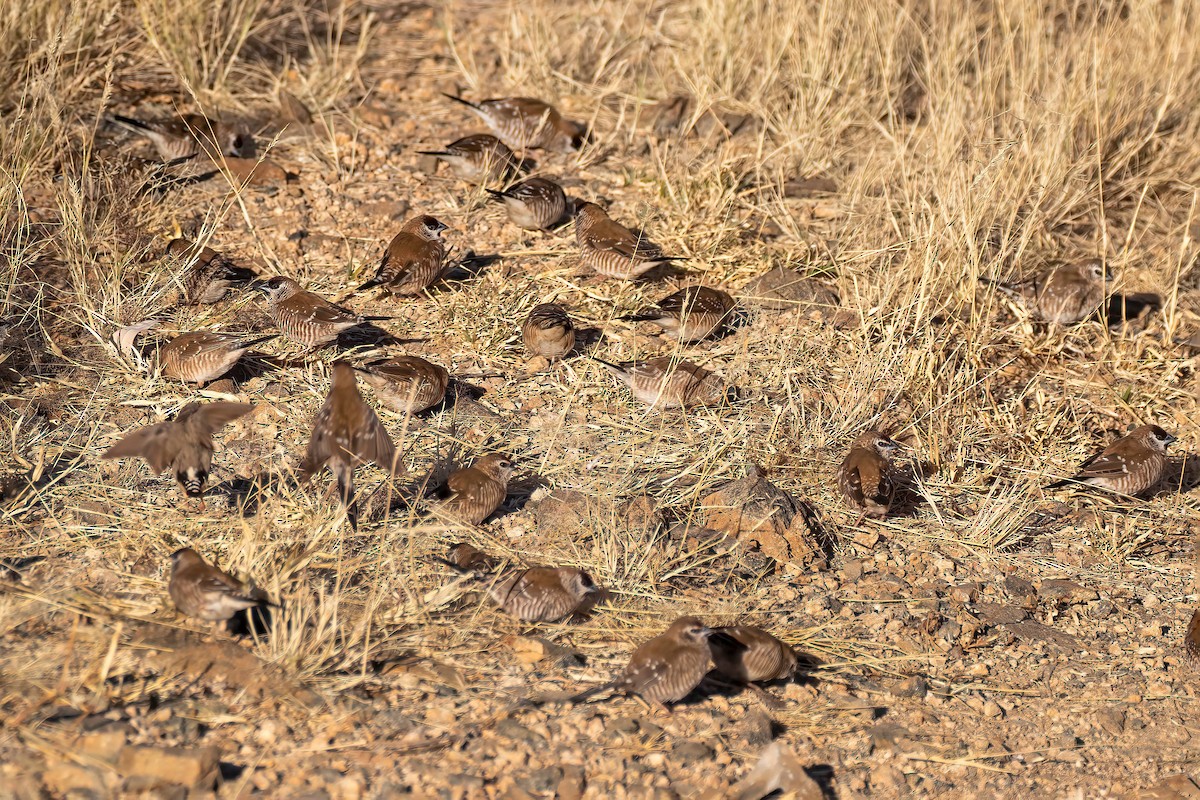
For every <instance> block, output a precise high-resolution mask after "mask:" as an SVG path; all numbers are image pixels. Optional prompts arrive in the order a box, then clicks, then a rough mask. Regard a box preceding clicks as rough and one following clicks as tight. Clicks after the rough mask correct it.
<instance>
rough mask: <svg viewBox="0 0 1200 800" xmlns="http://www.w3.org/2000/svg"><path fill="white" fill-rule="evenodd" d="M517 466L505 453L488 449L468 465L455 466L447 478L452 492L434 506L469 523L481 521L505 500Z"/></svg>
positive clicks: (439, 510) (435, 508)
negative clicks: (458, 467)
mask: <svg viewBox="0 0 1200 800" xmlns="http://www.w3.org/2000/svg"><path fill="white" fill-rule="evenodd" d="M515 468H516V466H515V465H514V464H513V462H512V459H511V458H510V457H509V456H507V455H505V454H504V453H488V454H487V455H486V456H483V457H482V458H478V459H476V460H475V463H473V464H472V465H471V466H469V467H466V468H465V469H460V470H455V471H454V472H452V473H450V477H449V478H447V480H446V488H447V489H448V490H449V492H450V496H449V497H447V498H446V499H445V500H443V501H441V502H440V503H436V504H435V505H434V510H435V511H437V512H440V513H443V514H446V515H447V516H450V517H454V518H455V519H459V520H461V521H463V522H465V523H466V524H468V525H479V524H481V523H482V522H483V521H484V520H485V519H487V518H488V517H490V516H491V515H492V513H493V512H494V511H495V510H496V509H498V508H499V507H500V504H501V503H503V502H504V498H505V497H506V496H507V495H508V479H509V478H510V477H511V476H512V474H513V470H514V469H515Z"/></svg>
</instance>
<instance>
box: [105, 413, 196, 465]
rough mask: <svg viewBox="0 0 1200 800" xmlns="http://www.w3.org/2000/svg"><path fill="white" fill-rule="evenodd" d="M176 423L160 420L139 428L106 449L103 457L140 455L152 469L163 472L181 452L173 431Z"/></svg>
mask: <svg viewBox="0 0 1200 800" xmlns="http://www.w3.org/2000/svg"><path fill="white" fill-rule="evenodd" d="M175 425H176V423H175V422H172V421H167V422H159V423H158V424H156V425H148V426H146V427H145V428H138V429H137V430H135V431H134V432H133V433H130V434H129V435H127V436H126V437H125V438H123V439H122V440H121V441H119V442H117V443H116V444H114V445H113V446H112V447H110V448H108V449H107V450H105V451H104V453H103V454H102V455H101V456H100V457H101V458H129V457H130V456H140V457H141V458H144V459H146V463H147V464H149V465H150V469H152V470H154V471H155V472H162V471H163V470H165V469H166V468H167V467H169V466H171V462H173V461H174V460H175V456H176V455H178V453H179V440H178V438H177V437H176V436H172V434H173V433H177V431H176V430H174V428H175Z"/></svg>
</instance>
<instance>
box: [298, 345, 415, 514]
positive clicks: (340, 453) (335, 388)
mask: <svg viewBox="0 0 1200 800" xmlns="http://www.w3.org/2000/svg"><path fill="white" fill-rule="evenodd" d="M368 462H373V463H374V464H375V465H376V466H377V467H379V468H380V469H383V470H387V471H388V472H389V473H392V474H395V472H396V470H397V460H396V445H395V444H393V443H392V437H390V436H388V432H387V430H386V429H384V427H383V423H382V422H380V421H379V417H378V416H376V414H375V410H374V409H373V408H371V407H370V406H369V405H367V403H366V401H364V400H363V398H362V395H361V394H359V392H358V381H357V380H355V377H354V368H353V367H351V366H350V365H349V364H347V363H346V362H345V361H335V362H334V363H333V376H332V382H331V384H330V387H329V396H328V397H326V398H325V403H324V405H322V406H321V409H320V411H318V412H317V419H316V421H315V422H314V423H313V432H312V437H311V438H310V439H309V440H308V452H307V453H306V454H305V457H304V461H303V463H302V464H301V465H300V472H301V474H302V475H303V476H304V477H305V478H306V479H307V478H311V477H312V476H313V475H314V474H316V473H317V471H319V470H320V469H321V468H322V467H329V471H330V472H332V473H333V475H334V478H335V479H336V480H337V489H338V495H339V497H340V498H341V500H342V505H344V506H345V507H346V511H347V515H348V517H349V519H350V524H351V526H352V527H355V526H357V524H358V520H357V516H356V513H355V508H354V504H353V494H354V468H355V467H357V466H358V465H360V464H365V463H368ZM400 469H401V471H403V467H402V465H400Z"/></svg>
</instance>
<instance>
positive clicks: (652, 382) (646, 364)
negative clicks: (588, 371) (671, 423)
mask: <svg viewBox="0 0 1200 800" xmlns="http://www.w3.org/2000/svg"><path fill="white" fill-rule="evenodd" d="M595 360H596V361H599V362H600V363H601V364H603V365H604V368H605V369H607V370H608V371H609V372H611V373H612V374H613V375H615V376H616V377H617V378H619V379H620V380H621V382H622V383H624V384H625V385H626V386H628V387H629V390H630V391H631V392H633V396H634V397H636V398H637V399H638V400H639V401H641V402H643V403H645V404H647V405H649V406H650V407H652V408H660V409H661V408H688V407H691V406H704V405H719V404H721V403H725V402H732V401H734V400H735V399H736V398H737V390H736V389H735V388H734V387H732V386H728V385H727V384H726V383H725V382H724V380H722V379H721V376H719V375H717V374H716V373H714V372H709V371H708V370H706V369H704V368H703V367H699V366H697V365H695V364H693V363H691V362H690V361H678V360H676V359H674V358H672V357H670V356H663V357H661V358H652V359H650V360H649V361H626V362H624V363H621V364H613V363H611V362H608V361H602V360H601V359H598V358H597V359H595Z"/></svg>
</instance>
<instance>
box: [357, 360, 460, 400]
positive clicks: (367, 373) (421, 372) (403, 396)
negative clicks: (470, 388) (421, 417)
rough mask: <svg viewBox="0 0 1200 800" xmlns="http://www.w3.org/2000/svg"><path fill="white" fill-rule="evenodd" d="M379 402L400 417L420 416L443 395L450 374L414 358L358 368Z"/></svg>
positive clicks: (444, 394) (375, 363)
mask: <svg viewBox="0 0 1200 800" xmlns="http://www.w3.org/2000/svg"><path fill="white" fill-rule="evenodd" d="M357 369H358V373H359V374H360V375H362V377H363V380H364V381H366V382H367V383H368V384H369V385H370V386H371V388H372V389H374V390H375V396H376V397H377V398H379V401H380V402H381V403H383V404H384V405H386V406H387V407H388V408H390V409H392V410H393V411H398V412H400V413H401V414H405V413H407V414H420V413H421V412H422V411H425V410H426V409H429V408H433V407H434V406H435V405H437V404H438V403H440V402H442V399H443V398H445V396H446V388H447V387H448V386H449V385H450V373H449V372H447V371H446V368H445V367H442V366H440V365H438V364H433V363H431V362H429V361H426V360H425V359H423V358H418V357H417V356H396V357H394V358H387V359H380V360H378V361H372V362H370V363H368V364H366V365H364V366H362V367H358V368H357Z"/></svg>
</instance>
